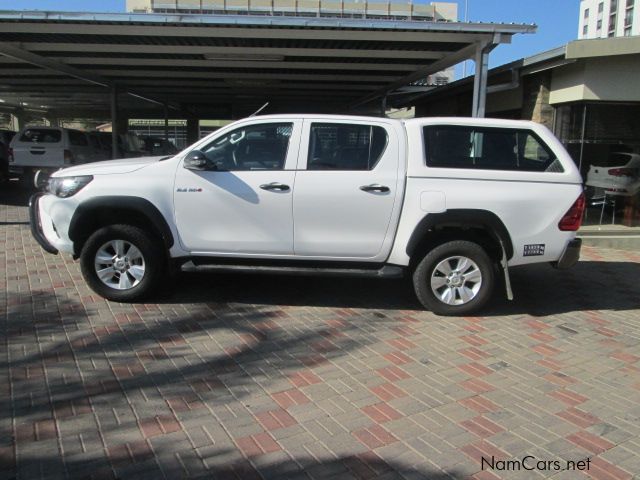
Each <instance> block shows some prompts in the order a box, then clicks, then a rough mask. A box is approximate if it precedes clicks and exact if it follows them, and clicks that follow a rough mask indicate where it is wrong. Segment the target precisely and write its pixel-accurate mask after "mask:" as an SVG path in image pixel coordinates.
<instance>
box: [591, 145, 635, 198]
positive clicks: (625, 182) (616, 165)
mask: <svg viewBox="0 0 640 480" xmlns="http://www.w3.org/2000/svg"><path fill="white" fill-rule="evenodd" d="M585 183H586V186H587V187H591V188H588V191H589V192H590V193H591V195H590V197H591V198H602V197H604V194H605V193H606V194H607V195H619V196H629V197H630V196H634V195H636V194H637V193H638V192H640V155H639V154H637V153H626V152H615V153H612V154H611V155H609V156H608V157H606V158H604V159H602V160H600V161H596V162H593V163H592V164H591V166H590V167H589V171H588V172H587V181H586V182H585Z"/></svg>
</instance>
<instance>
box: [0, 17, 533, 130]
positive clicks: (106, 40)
mask: <svg viewBox="0 0 640 480" xmlns="http://www.w3.org/2000/svg"><path fill="white" fill-rule="evenodd" d="M535 30H536V27H535V25H520V24H493V23H489V24H487V23H457V22H429V21H404V20H403V21H396V20H372V19H356V18H353V19H352V18H316V17H310V18H306V17H305V18H301V17H287V16H248V15H246V16H242V15H228V14H225V15H177V14H176V15H171V14H162V15H160V14H97V13H96V14H94V13H59V12H40V11H37V12H35V11H34V12H14V11H0V99H2V100H4V103H0V107H2V108H4V109H5V110H6V109H9V108H16V107H20V108H25V109H34V110H38V109H41V110H42V111H43V113H45V114H47V115H50V116H56V117H70V116H72V117H86V118H100V117H103V118H107V117H109V106H110V103H109V102H110V94H109V92H110V91H111V90H112V89H114V88H116V89H117V91H118V92H120V93H122V94H123V95H120V108H121V109H122V110H123V112H124V113H125V114H126V115H127V116H129V117H130V118H131V117H149V116H151V117H156V118H157V117H158V116H159V115H158V112H162V111H163V108H164V107H163V104H166V105H168V106H169V109H170V111H171V113H170V115H171V116H172V117H185V116H192V117H197V118H230V117H239V116H243V115H246V114H250V113H251V112H252V111H253V110H255V109H256V108H258V107H259V106H261V105H262V104H264V103H265V102H270V105H269V108H268V109H267V110H266V111H265V113H267V112H269V113H277V112H301V111H307V112H337V113H340V112H353V111H358V110H359V111H363V109H367V108H369V109H371V108H373V109H376V108H377V109H379V108H380V107H379V105H380V103H378V102H379V101H380V99H381V98H383V97H385V96H386V95H387V94H390V93H392V92H394V91H397V90H398V89H401V88H407V86H409V85H411V84H412V83H414V82H416V81H418V80H421V79H425V78H426V77H427V76H429V75H431V74H434V73H436V72H438V71H441V70H443V69H446V68H448V67H450V66H452V65H455V64H457V63H460V62H461V61H463V60H466V59H469V58H473V57H474V55H476V52H477V51H478V49H479V48H491V47H492V46H495V45H497V44H500V43H509V42H510V40H511V37H512V36H513V35H514V34H517V33H533V32H535ZM410 88H420V87H410ZM422 88H423V87H422ZM125 94H126V95H125ZM160 115H162V113H161V114H160Z"/></svg>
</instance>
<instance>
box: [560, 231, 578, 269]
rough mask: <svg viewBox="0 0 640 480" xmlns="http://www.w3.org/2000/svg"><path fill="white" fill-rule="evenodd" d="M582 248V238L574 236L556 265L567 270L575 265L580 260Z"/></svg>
mask: <svg viewBox="0 0 640 480" xmlns="http://www.w3.org/2000/svg"><path fill="white" fill-rule="evenodd" d="M581 248H582V239H581V238H574V239H573V240H571V241H570V242H569V244H568V245H567V248H565V249H564V252H562V256H561V257H560V260H558V261H557V262H556V263H555V264H554V266H555V267H556V268H558V269H560V270H566V269H567V268H571V267H573V266H574V265H575V264H576V263H578V260H580V249H581Z"/></svg>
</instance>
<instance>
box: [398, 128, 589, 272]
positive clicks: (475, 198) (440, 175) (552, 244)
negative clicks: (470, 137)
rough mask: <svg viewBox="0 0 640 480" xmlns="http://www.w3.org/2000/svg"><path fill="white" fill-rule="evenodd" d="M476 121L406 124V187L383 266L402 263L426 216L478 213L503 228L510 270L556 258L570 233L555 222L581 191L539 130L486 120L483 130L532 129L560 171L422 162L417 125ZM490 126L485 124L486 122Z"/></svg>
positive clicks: (555, 146) (570, 165)
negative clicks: (529, 250)
mask: <svg viewBox="0 0 640 480" xmlns="http://www.w3.org/2000/svg"><path fill="white" fill-rule="evenodd" d="M477 121H478V120H477V119H437V118H433V119H415V120H411V121H408V122H406V129H407V138H408V145H409V150H408V151H409V156H408V171H407V177H408V178H407V187H406V193H405V199H404V204H403V209H402V215H401V219H400V224H399V226H398V234H397V236H396V242H395V244H394V248H393V250H392V252H391V256H390V258H389V263H394V264H400V265H406V264H408V262H409V256H408V254H407V251H406V246H407V245H408V242H409V239H410V238H411V235H412V234H413V232H414V230H415V228H416V226H417V225H418V223H419V222H420V221H421V220H422V219H423V218H424V217H425V216H426V215H429V214H430V213H431V214H433V213H442V212H444V211H450V210H455V209H465V210H468V209H478V210H486V211H489V212H492V213H494V214H496V215H497V216H498V217H499V218H500V220H501V221H502V222H503V223H504V225H505V227H506V228H507V230H508V232H509V234H510V236H511V240H512V244H513V249H514V254H513V257H512V258H511V259H510V260H509V265H510V266H515V265H525V264H530V263H539V262H552V261H556V260H558V259H559V257H560V256H561V254H562V252H563V251H564V249H565V247H566V245H567V243H568V242H569V241H570V240H571V239H573V238H574V237H575V232H563V231H560V230H559V229H558V222H559V221H560V219H561V218H562V217H563V216H564V214H565V213H566V212H567V210H569V208H570V207H571V206H572V205H573V203H574V202H575V200H576V199H577V198H578V197H579V195H580V193H581V192H582V188H583V187H582V179H581V177H580V174H579V172H578V170H577V168H576V167H575V164H574V162H573V160H572V159H571V157H570V156H569V155H568V154H567V152H566V151H565V150H564V148H563V147H562V145H561V144H560V142H559V141H558V140H557V139H556V138H555V137H554V136H553V134H552V133H551V132H550V131H549V130H547V129H546V128H545V127H543V126H541V125H538V124H535V123H532V122H515V123H514V122H513V121H501V120H491V121H487V120H485V121H483V123H482V125H483V126H496V127H505V128H527V129H531V130H533V131H534V132H535V133H537V134H538V136H539V137H540V138H541V139H542V140H543V141H544V142H545V143H546V144H547V145H548V146H549V147H550V148H551V149H552V150H553V152H554V153H555V154H556V156H557V157H558V159H559V160H560V162H561V163H562V166H563V168H564V172H561V173H559V172H515V171H498V170H470V169H458V168H430V167H427V166H426V163H425V160H424V143H423V138H422V127H423V126H427V125H451V124H459V125H475V124H476V122H477ZM489 122H490V123H489ZM525 245H544V254H542V255H531V256H530V255H525V253H524V250H525Z"/></svg>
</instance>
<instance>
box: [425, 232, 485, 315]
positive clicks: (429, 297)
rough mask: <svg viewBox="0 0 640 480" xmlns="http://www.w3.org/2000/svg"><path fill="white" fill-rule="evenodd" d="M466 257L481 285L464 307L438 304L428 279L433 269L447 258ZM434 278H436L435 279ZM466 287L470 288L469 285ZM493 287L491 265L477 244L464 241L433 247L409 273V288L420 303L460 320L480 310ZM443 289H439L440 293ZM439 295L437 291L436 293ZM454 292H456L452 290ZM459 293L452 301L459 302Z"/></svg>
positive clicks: (438, 312)
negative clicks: (472, 263)
mask: <svg viewBox="0 0 640 480" xmlns="http://www.w3.org/2000/svg"><path fill="white" fill-rule="evenodd" d="M456 256H460V257H466V258H468V259H470V260H471V261H473V262H474V263H475V264H476V266H477V267H478V270H479V271H480V275H481V282H478V283H479V287H478V290H477V292H476V293H475V296H474V297H473V298H472V299H471V300H469V301H467V302H466V303H460V304H454V305H452V304H449V303H446V302H445V301H443V300H441V299H440V298H439V297H438V296H437V295H436V294H435V293H434V291H433V289H432V288H431V278H432V275H433V274H434V271H435V270H436V267H437V266H438V265H439V264H440V263H441V262H443V261H444V260H445V259H448V258H451V257H456ZM436 276H438V275H436ZM445 278H446V277H445ZM467 285H472V286H473V285H474V284H473V283H469V284H467ZM494 285H495V269H494V262H492V261H491V258H489V255H487V253H486V252H485V251H484V249H483V248H482V247H481V246H480V245H478V244H477V243H473V242H469V241H466V240H455V241H451V242H447V243H443V244H442V245H439V246H437V247H436V248H434V249H433V250H431V251H429V252H428V253H427V254H426V255H425V256H424V258H423V259H422V260H421V261H420V263H419V264H418V266H417V267H416V269H415V270H414V272H413V287H414V289H415V291H416V295H417V297H418V300H420V303H422V305H424V307H425V308H426V309H428V310H431V311H432V312H433V313H435V314H437V315H454V316H462V315H468V314H471V313H474V312H477V311H478V310H480V309H481V308H482V307H484V306H485V305H486V303H487V301H488V300H489V299H490V298H491V296H492V293H493V289H494ZM446 288H447V286H443V287H442V289H443V290H442V291H444V289H446ZM438 291H440V290H438ZM454 291H456V290H454ZM458 295H459V293H456V294H455V295H454V300H453V301H460V302H463V300H462V299H461V297H459V296H458Z"/></svg>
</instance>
